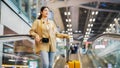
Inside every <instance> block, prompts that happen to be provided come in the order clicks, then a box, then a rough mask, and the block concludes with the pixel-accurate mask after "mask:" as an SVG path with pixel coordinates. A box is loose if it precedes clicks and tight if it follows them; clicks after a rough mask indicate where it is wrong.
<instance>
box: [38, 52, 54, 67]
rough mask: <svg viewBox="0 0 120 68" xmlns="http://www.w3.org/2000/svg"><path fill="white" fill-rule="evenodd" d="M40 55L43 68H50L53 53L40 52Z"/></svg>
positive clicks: (52, 61)
mask: <svg viewBox="0 0 120 68" xmlns="http://www.w3.org/2000/svg"><path fill="white" fill-rule="evenodd" d="M40 55H41V60H42V65H43V68H52V66H53V63H54V57H55V52H47V51H41V52H40Z"/></svg>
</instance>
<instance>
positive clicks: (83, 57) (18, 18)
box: [0, 0, 120, 68]
mask: <svg viewBox="0 0 120 68" xmlns="http://www.w3.org/2000/svg"><path fill="white" fill-rule="evenodd" d="M42 6H47V7H48V8H49V14H48V18H49V19H50V20H53V21H54V24H55V25H56V27H57V31H58V32H59V33H62V34H68V35H69V36H70V38H69V39H66V38H56V39H55V40H56V52H55V58H54V63H53V68H120V0H0V68H43V67H42V63H43V62H42V61H41V55H40V54H36V52H35V47H36V46H35V41H34V38H33V37H32V36H31V35H30V34H29V31H30V29H31V27H32V24H33V22H34V21H35V20H36V19H37V18H38V16H39V15H40V9H41V7H42ZM72 61H78V66H77V65H76V66H75V64H74V66H73V67H71V63H69V62H72Z"/></svg>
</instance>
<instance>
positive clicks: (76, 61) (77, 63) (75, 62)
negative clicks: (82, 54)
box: [74, 60, 80, 68]
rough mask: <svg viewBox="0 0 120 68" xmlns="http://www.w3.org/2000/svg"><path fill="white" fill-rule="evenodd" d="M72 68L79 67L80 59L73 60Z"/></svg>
mask: <svg viewBox="0 0 120 68" xmlns="http://www.w3.org/2000/svg"><path fill="white" fill-rule="evenodd" d="M74 68H80V61H78V60H75V61H74Z"/></svg>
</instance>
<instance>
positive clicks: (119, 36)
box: [91, 33, 120, 41]
mask: <svg viewBox="0 0 120 68" xmlns="http://www.w3.org/2000/svg"><path fill="white" fill-rule="evenodd" d="M102 36H109V37H113V38H114V37H116V38H120V34H116V33H105V34H100V35H97V36H95V37H93V38H91V39H92V40H93V41H95V40H96V39H98V38H99V37H102Z"/></svg>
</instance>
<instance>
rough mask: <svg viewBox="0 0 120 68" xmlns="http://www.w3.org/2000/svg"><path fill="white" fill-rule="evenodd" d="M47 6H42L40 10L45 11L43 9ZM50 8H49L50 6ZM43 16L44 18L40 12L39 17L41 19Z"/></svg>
mask: <svg viewBox="0 0 120 68" xmlns="http://www.w3.org/2000/svg"><path fill="white" fill-rule="evenodd" d="M45 8H48V7H47V6H43V7H41V10H40V12H43V10H44V9H45ZM48 9H49V8H48ZM41 18H42V14H40V15H39V16H38V19H41Z"/></svg>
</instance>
